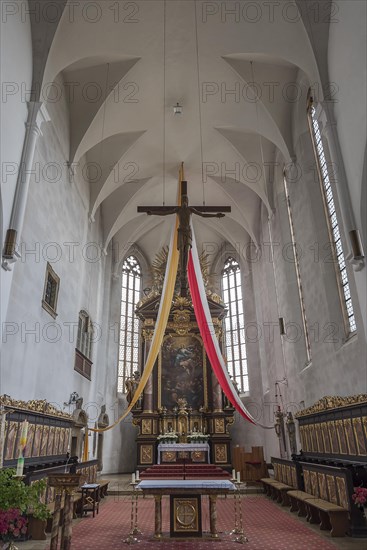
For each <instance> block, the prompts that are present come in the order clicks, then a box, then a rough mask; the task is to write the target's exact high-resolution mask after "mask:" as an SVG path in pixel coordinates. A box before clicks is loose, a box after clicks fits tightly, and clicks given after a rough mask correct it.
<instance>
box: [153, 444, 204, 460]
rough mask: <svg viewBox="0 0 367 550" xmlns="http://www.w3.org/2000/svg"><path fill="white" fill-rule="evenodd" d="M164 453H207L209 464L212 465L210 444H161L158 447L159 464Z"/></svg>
mask: <svg viewBox="0 0 367 550" xmlns="http://www.w3.org/2000/svg"><path fill="white" fill-rule="evenodd" d="M162 451H175V452H178V451H189V452H191V451H206V452H207V453H208V464H210V447H209V443H160V444H159V445H158V464H160V463H161V453H162Z"/></svg>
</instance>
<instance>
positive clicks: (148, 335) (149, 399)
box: [142, 328, 154, 412]
mask: <svg viewBox="0 0 367 550" xmlns="http://www.w3.org/2000/svg"><path fill="white" fill-rule="evenodd" d="M153 333H154V328H143V331H142V336H143V338H144V361H146V360H147V357H148V354H149V350H150V346H151V345H152V339H153ZM143 406H144V412H153V373H152V374H151V375H150V376H149V378H148V381H147V383H146V385H145V388H144V405H143Z"/></svg>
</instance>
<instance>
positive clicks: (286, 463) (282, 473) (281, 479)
mask: <svg viewBox="0 0 367 550" xmlns="http://www.w3.org/2000/svg"><path fill="white" fill-rule="evenodd" d="M271 463H272V465H273V468H274V477H266V478H261V483H262V484H263V487H264V490H265V493H266V494H267V495H268V496H269V497H271V498H272V499H273V500H276V501H277V502H279V503H280V504H281V505H282V506H289V505H290V500H289V497H288V491H290V490H292V489H298V488H299V487H300V478H299V475H298V472H297V468H299V467H298V466H297V463H295V462H293V461H292V460H286V459H283V458H272V459H271Z"/></svg>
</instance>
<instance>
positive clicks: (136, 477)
mask: <svg viewBox="0 0 367 550" xmlns="http://www.w3.org/2000/svg"><path fill="white" fill-rule="evenodd" d="M135 481H140V474H139V470H136V472H135Z"/></svg>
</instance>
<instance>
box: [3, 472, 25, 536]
mask: <svg viewBox="0 0 367 550" xmlns="http://www.w3.org/2000/svg"><path fill="white" fill-rule="evenodd" d="M15 473H16V471H15V470H14V469H13V468H5V469H2V470H0V538H1V540H3V541H5V542H8V541H11V540H14V541H17V540H18V541H19V540H25V538H26V533H27V523H28V520H27V518H26V517H25V515H24V514H25V512H26V510H27V506H28V488H27V486H26V485H25V484H24V483H23V481H22V480H21V479H19V478H17V477H15Z"/></svg>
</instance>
